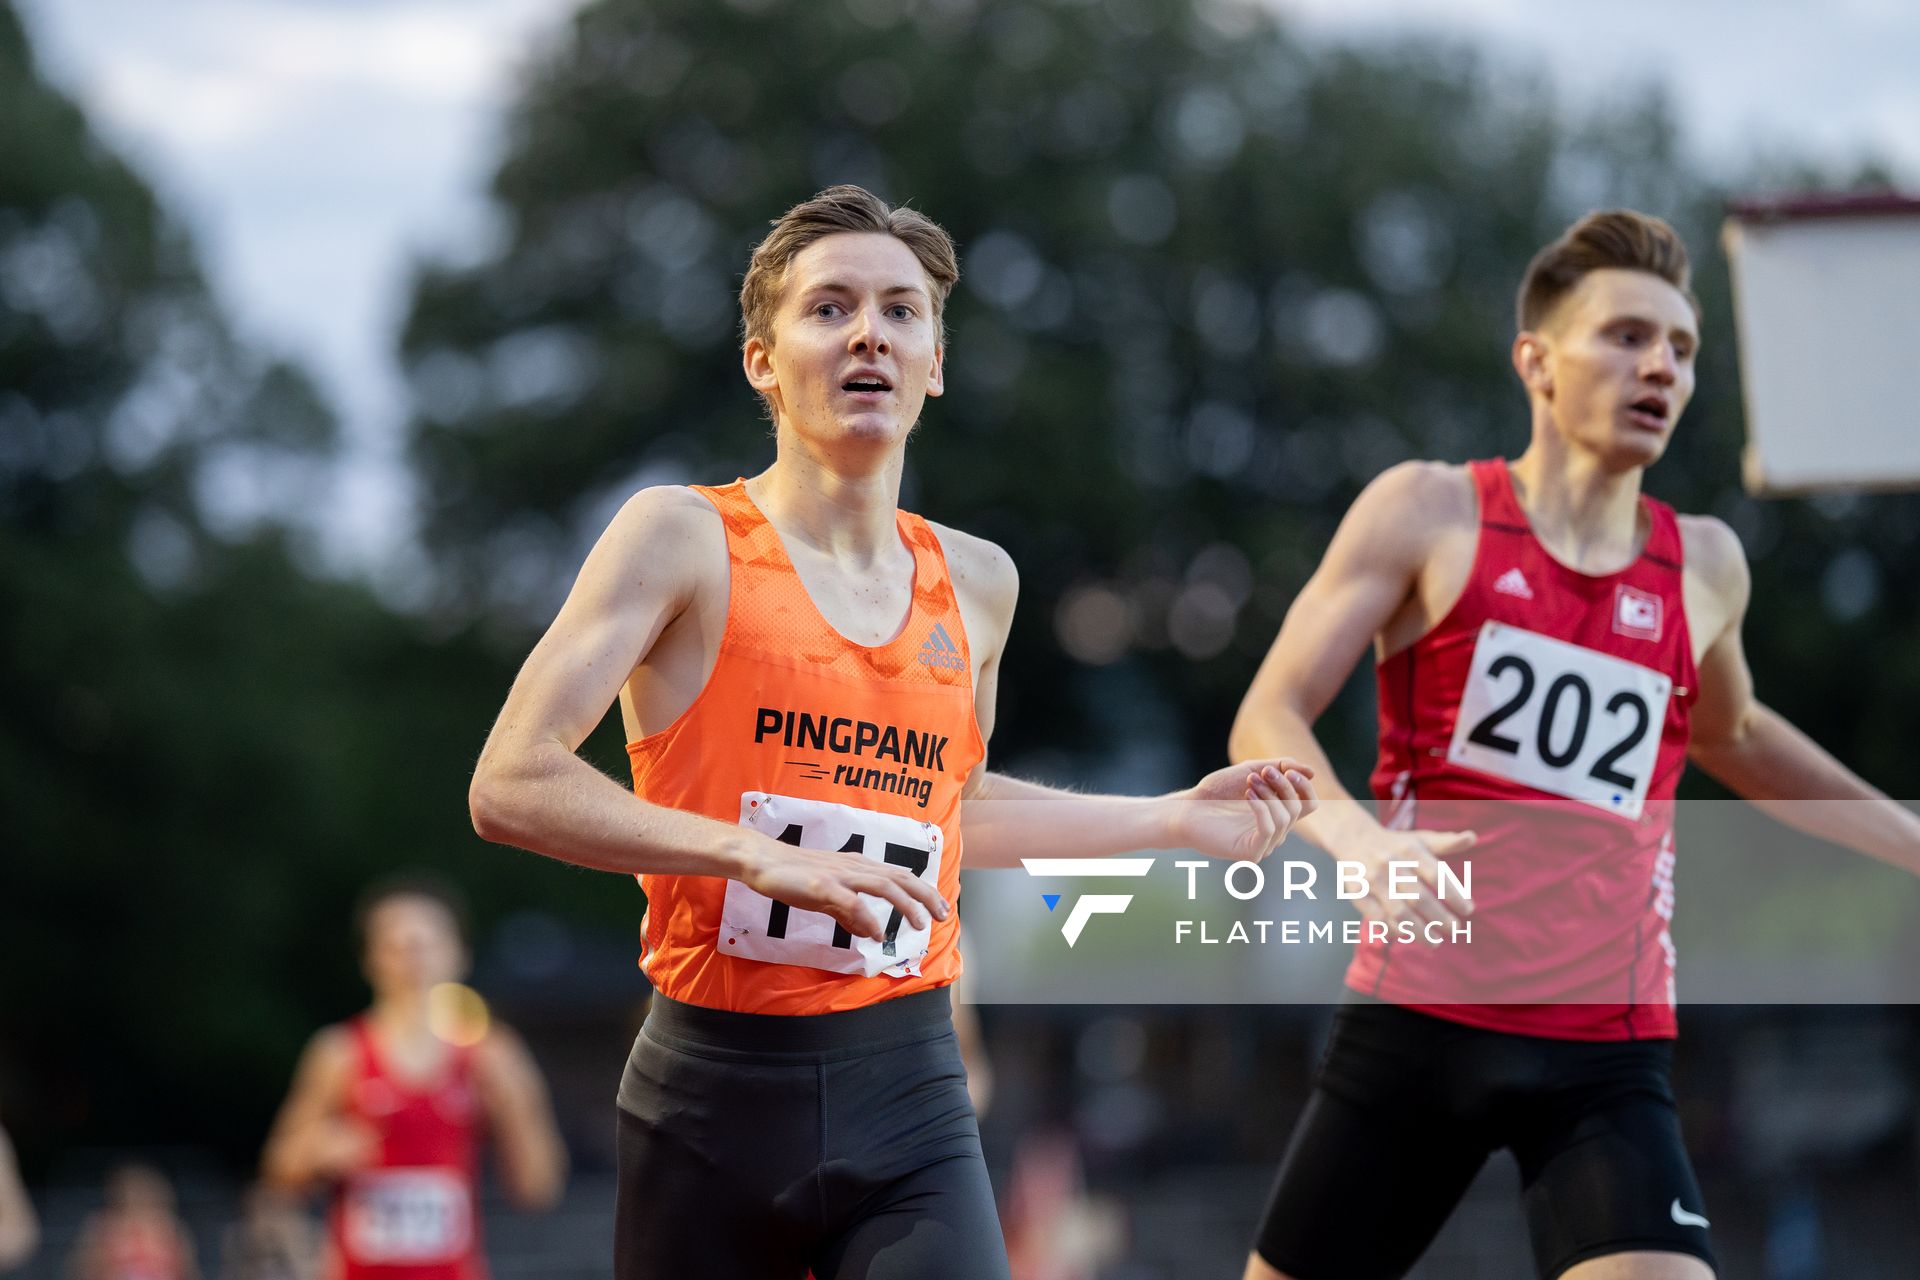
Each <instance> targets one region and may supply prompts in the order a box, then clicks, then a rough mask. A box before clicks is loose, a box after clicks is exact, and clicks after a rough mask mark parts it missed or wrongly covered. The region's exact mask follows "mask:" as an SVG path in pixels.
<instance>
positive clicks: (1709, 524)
mask: <svg viewBox="0 0 1920 1280" xmlns="http://www.w3.org/2000/svg"><path fill="white" fill-rule="evenodd" d="M1681 528H1682V533H1683V535H1684V537H1685V548H1686V563H1687V571H1688V573H1689V574H1694V575H1697V578H1698V580H1699V581H1700V583H1701V586H1702V588H1703V589H1702V590H1701V592H1700V593H1699V594H1700V597H1701V598H1702V599H1703V600H1704V601H1706V602H1708V603H1709V607H1710V608H1711V609H1712V614H1711V619H1712V625H1714V626H1715V627H1716V628H1717V630H1716V632H1715V634H1714V637H1713V639H1712V642H1711V643H1710V644H1709V645H1708V647H1707V650H1706V653H1705V654H1704V656H1703V657H1702V658H1701V659H1700V697H1699V700H1698V701H1697V702H1695V704H1694V708H1693V737H1692V741H1691V745H1690V748H1689V754H1690V755H1691V757H1692V759H1693V762H1694V763H1695V764H1697V765H1699V766H1700V768H1701V769H1703V770H1705V771H1706V772H1707V773H1709V774H1711V775H1712V776H1713V777H1715V778H1716V779H1718V780H1719V781H1720V782H1721V783H1722V784H1723V785H1725V786H1726V788H1727V789H1728V790H1730V791H1732V792H1733V793H1734V794H1735V795H1738V796H1742V797H1744V798H1745V799H1748V800H1751V801H1752V802H1753V803H1754V804H1755V806H1756V807H1758V808H1760V809H1762V810H1764V811H1765V812H1767V813H1768V814H1770V815H1772V816H1773V817H1774V818H1776V819H1778V820H1779V821H1781V822H1784V823H1786V824H1787V825H1788V826H1790V827H1793V828H1794V829H1795V830H1798V831H1804V832H1806V833H1807V834H1808V835H1811V836H1816V837H1818V838H1819V839H1822V840H1830V841H1832V842H1834V843H1835V844H1842V845H1845V846H1847V847H1848V848H1850V849H1855V850H1858V851H1859V852H1861V853H1864V854H1868V855H1870V856H1872V857H1875V858H1879V859H1880V860H1881V861H1883V862H1889V863H1892V864H1893V865H1894V866H1896V867H1900V868H1902V869H1904V870H1907V871H1910V872H1913V873H1914V874H1916V875H1920V818H1916V817H1915V816H1914V815H1913V814H1912V813H1911V812H1909V811H1908V810H1907V809H1905V808H1903V807H1902V806H1901V805H1899V804H1898V803H1896V802H1894V801H1893V800H1890V799H1888V798H1887V796H1886V795H1885V794H1884V793H1883V792H1881V791H1879V790H1878V789H1876V788H1875V787H1873V786H1872V785H1871V784H1869V783H1867V782H1866V781H1865V780H1864V779H1862V778H1861V777H1860V776H1859V775H1857V774H1855V773H1854V772H1853V771H1852V770H1851V769H1849V768H1847V767H1846V766H1845V765H1844V764H1841V763H1840V761H1838V760H1836V759H1835V758H1834V757H1833V756H1832V755H1831V754H1829V753H1828V752H1827V750H1826V749H1825V748H1824V747H1822V746H1820V744H1819V743H1817V742H1815V741H1814V740H1813V739H1812V738H1809V737H1808V736H1807V735H1806V734H1804V733H1802V732H1801V731H1800V730H1799V729H1798V728H1796V727H1795V726H1794V725H1793V724H1792V723H1791V722H1789V721H1788V720H1787V719H1786V717H1784V716H1782V715H1781V714H1780V713H1779V712H1777V711H1774V710H1773V709H1772V708H1771V707H1768V706H1766V705H1765V704H1764V703H1762V702H1760V701H1759V700H1758V699H1756V698H1755V697H1754V693H1753V673H1752V672H1751V671H1750V670H1749V669H1748V667H1747V655H1746V650H1745V648H1744V647H1743V646H1742V644H1741V641H1740V625H1741V622H1742V621H1743V620H1744V618H1745V616H1746V611H1747V602H1748V599H1749V597H1750V595H1751V593H1752V586H1753V584H1752V578H1751V575H1750V574H1749V572H1748V569H1747V560H1746V554H1745V552H1744V551H1743V550H1742V548H1741V546H1740V539H1739V536H1738V535H1736V534H1735V533H1734V532H1733V530H1731V529H1729V528H1728V527H1727V526H1726V525H1725V524H1724V523H1722V522H1721V521H1719V520H1714V519H1711V518H1708V517H1701V516H1689V517H1686V518H1685V519H1684V520H1683V523H1682V526H1681ZM1698 612H1702V613H1704V612H1706V610H1704V609H1703V610H1699V611H1698ZM1695 615H1696V611H1695V610H1694V609H1692V608H1690V609H1689V610H1688V618H1689V620H1691V619H1693V618H1694V617H1695ZM1809 801H1811V802H1814V803H1808V802H1809ZM1834 801H1841V802H1845V803H1832V802H1834ZM1820 802H1827V803H1820Z"/></svg>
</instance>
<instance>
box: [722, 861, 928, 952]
mask: <svg viewBox="0 0 1920 1280" xmlns="http://www.w3.org/2000/svg"><path fill="white" fill-rule="evenodd" d="M740 881H741V883H742V884H744V885H746V886H747V888H749V889H752V890H753V891H754V892H755V893H759V894H764V895H765V896H767V897H769V898H772V899H773V900H774V901H775V902H784V903H786V904H787V905H788V906H790V907H797V908H799V909H800V910H802V911H818V912H821V913H822V914H825V915H829V916H832V917H833V918H834V919H835V920H837V921H839V923H840V924H841V926H842V927H843V928H845V929H846V931H847V932H848V933H851V934H854V935H856V936H858V937H862V938H872V939H873V940H874V941H876V942H882V941H885V940H886V936H887V933H886V921H884V920H881V919H877V918H875V916H874V913H873V912H872V911H871V910H869V909H868V908H867V907H866V905H865V904H864V903H862V902H861V901H860V895H861V894H863V893H864V894H871V895H872V896H874V897H876V898H884V899H885V900H886V901H888V902H891V903H892V904H893V905H894V906H895V907H898V908H899V909H900V914H901V915H902V916H903V917H904V918H905V919H906V921H907V923H909V924H910V925H912V926H913V927H914V928H916V929H924V928H926V927H927V925H928V923H929V921H928V915H929V913H931V914H932V916H933V917H934V918H937V919H940V920H945V919H946V918H947V914H948V912H949V911H950V910H951V908H950V907H948V905H947V902H946V900H945V899H944V898H942V897H941V896H940V890H939V889H938V888H936V887H935V886H934V885H933V884H931V883H930V882H928V881H926V880H922V879H921V878H920V877H919V876H916V875H914V874H913V872H911V871H909V870H907V869H906V868H905V867H899V866H895V865H893V864H892V863H888V862H876V861H874V860H873V859H872V858H869V857H866V856H865V855H863V854H858V853H839V852H832V851H829V850H825V849H798V848H795V847H794V846H792V845H790V844H782V843H781V842H779V841H777V840H768V841H767V847H766V848H764V849H762V850H760V851H759V853H758V854H757V856H756V857H755V859H754V860H753V862H752V864H751V865H750V866H749V867H748V869H747V872H746V874H745V875H743V876H741V877H740Z"/></svg>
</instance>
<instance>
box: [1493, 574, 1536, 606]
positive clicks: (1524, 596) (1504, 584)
mask: <svg viewBox="0 0 1920 1280" xmlns="http://www.w3.org/2000/svg"><path fill="white" fill-rule="evenodd" d="M1493 589H1494V590H1495V591H1498V592H1499V593H1500V594H1501V595H1503V596H1516V597H1518V598H1519V599H1521V600H1531V599H1533V588H1532V587H1530V586H1528V585H1527V575H1526V574H1524V573H1522V572H1520V570H1519V569H1517V568H1514V569H1509V570H1507V571H1506V572H1505V573H1503V574H1501V575H1500V576H1499V577H1498V578H1495V579H1494V581H1493Z"/></svg>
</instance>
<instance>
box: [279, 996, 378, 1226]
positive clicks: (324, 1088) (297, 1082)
mask: <svg viewBox="0 0 1920 1280" xmlns="http://www.w3.org/2000/svg"><path fill="white" fill-rule="evenodd" d="M352 1055H353V1046H352V1043H351V1041H349V1039H348V1038H347V1033H346V1032H345V1031H344V1030H342V1029H341V1028H339V1027H328V1028H326V1029H325V1030H323V1031H321V1032H319V1033H318V1034H317V1035H315V1036H314V1037H313V1039H312V1040H310V1041H308V1042H307V1047H306V1051H305V1052H303V1053H302V1054H301V1055H300V1065H299V1066H298V1067H296V1068H295V1069H294V1074H293V1087H292V1089H290V1090H289V1091H288V1093H287V1099H286V1101H285V1102H283V1103H281V1104H280V1114H279V1115H278V1116H276V1117H274V1121H273V1128H272V1130H270V1131H269V1133H268V1135H267V1146H266V1150H265V1151H264V1152H263V1153H262V1154H261V1158H260V1176H261V1178H262V1180H263V1181H265V1182H266V1183H267V1184H268V1185H270V1186H274V1187H278V1188H280V1189H282V1190H286V1191H305V1190H308V1189H309V1188H311V1187H313V1186H314V1185H315V1184H316V1183H320V1182H324V1181H327V1180H329V1179H333V1178H338V1177H340V1176H341V1175H343V1174H346V1173H349V1172H351V1171H353V1170H354V1169H358V1168H361V1167H363V1166H364V1165H366V1164H367V1163H368V1162H369V1161H371V1160H372V1159H373V1158H374V1157H375V1155H377V1154H378V1151H377V1145H378V1142H379V1139H378V1137H377V1136H376V1135H375V1134H374V1133H373V1131H372V1130H371V1129H369V1128H367V1127H366V1126H365V1125H363V1124H360V1123H358V1122H356V1121H354V1120H352V1119H350V1118H349V1117H347V1116H346V1115H345V1114H344V1111H343V1109H344V1107H345V1104H346V1097H347V1076H348V1073H349V1071H350V1070H351V1068H352Z"/></svg>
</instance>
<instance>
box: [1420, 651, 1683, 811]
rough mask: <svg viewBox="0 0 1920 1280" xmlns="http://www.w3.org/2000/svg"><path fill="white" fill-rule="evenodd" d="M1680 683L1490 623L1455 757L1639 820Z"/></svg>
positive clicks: (1450, 751) (1464, 699)
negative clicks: (1669, 701) (1669, 707)
mask: <svg viewBox="0 0 1920 1280" xmlns="http://www.w3.org/2000/svg"><path fill="white" fill-rule="evenodd" d="M1672 693H1673V682H1672V681H1671V680H1669V679H1668V678H1667V677H1666V676H1664V675H1662V674H1661V673H1660V672H1658V671H1655V670H1653V669H1652V668H1650V667H1643V666H1641V665H1640V664H1639V663H1637V662H1628V661H1627V660H1626V659H1624V658H1616V657H1614V656H1613V655H1611V654H1606V653H1598V652H1596V651H1594V650H1592V649H1588V648H1584V647H1582V646H1581V645H1577V644H1568V643H1567V642H1566V641H1564V640H1555V639H1553V638H1551V637H1549V636H1543V635H1540V634H1539V633H1537V632H1533V631H1528V630H1526V629H1525V628H1524V627H1515V626H1509V625H1507V624H1505V623H1500V622H1488V623H1486V624H1485V625H1484V626H1482V627H1481V628H1480V637H1479V639H1478V641H1477V642H1476V643H1475V644H1474V647H1473V665H1472V667H1471V668H1470V669H1469V670H1468V672H1467V687H1466V690H1465V691H1464V692H1463V693H1462V694H1461V696H1460V714H1459V718H1458V720H1457V721H1456V722H1455V724H1454V729H1453V743H1452V745H1451V746H1449V747H1448V748H1447V759H1448V760H1449V761H1451V762H1452V763H1454V764H1456V765H1459V766H1461V767H1462V768H1466V769H1472V770H1474V771H1475V772H1477V773H1486V774H1492V775H1493V776H1494V777H1496V778H1505V779H1506V780H1507V781H1509V782H1517V783H1519V784H1520V785H1522V786H1525V787H1532V788H1533V789H1534V790H1536V791H1545V792H1548V793H1549V794H1552V795H1556V796H1564V797H1566V798H1567V799H1569V800H1578V801H1579V802H1580V803H1582V804H1589V805H1592V806H1593V807H1594V808H1596V809H1601V810H1604V811H1606V812H1607V813H1617V814H1619V815H1621V816H1622V817H1626V818H1638V817H1639V816H1640V814H1641V811H1642V810H1644V809H1645V808H1646V804H1647V788H1648V786H1649V785H1651V783H1652V781H1653V767H1654V763H1655V761H1656V760H1657V759H1658V758H1659V755H1660V736H1661V731H1662V730H1663V729H1664V727H1665V726H1666V722H1667V699H1668V698H1669V697H1670V696H1672Z"/></svg>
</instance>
